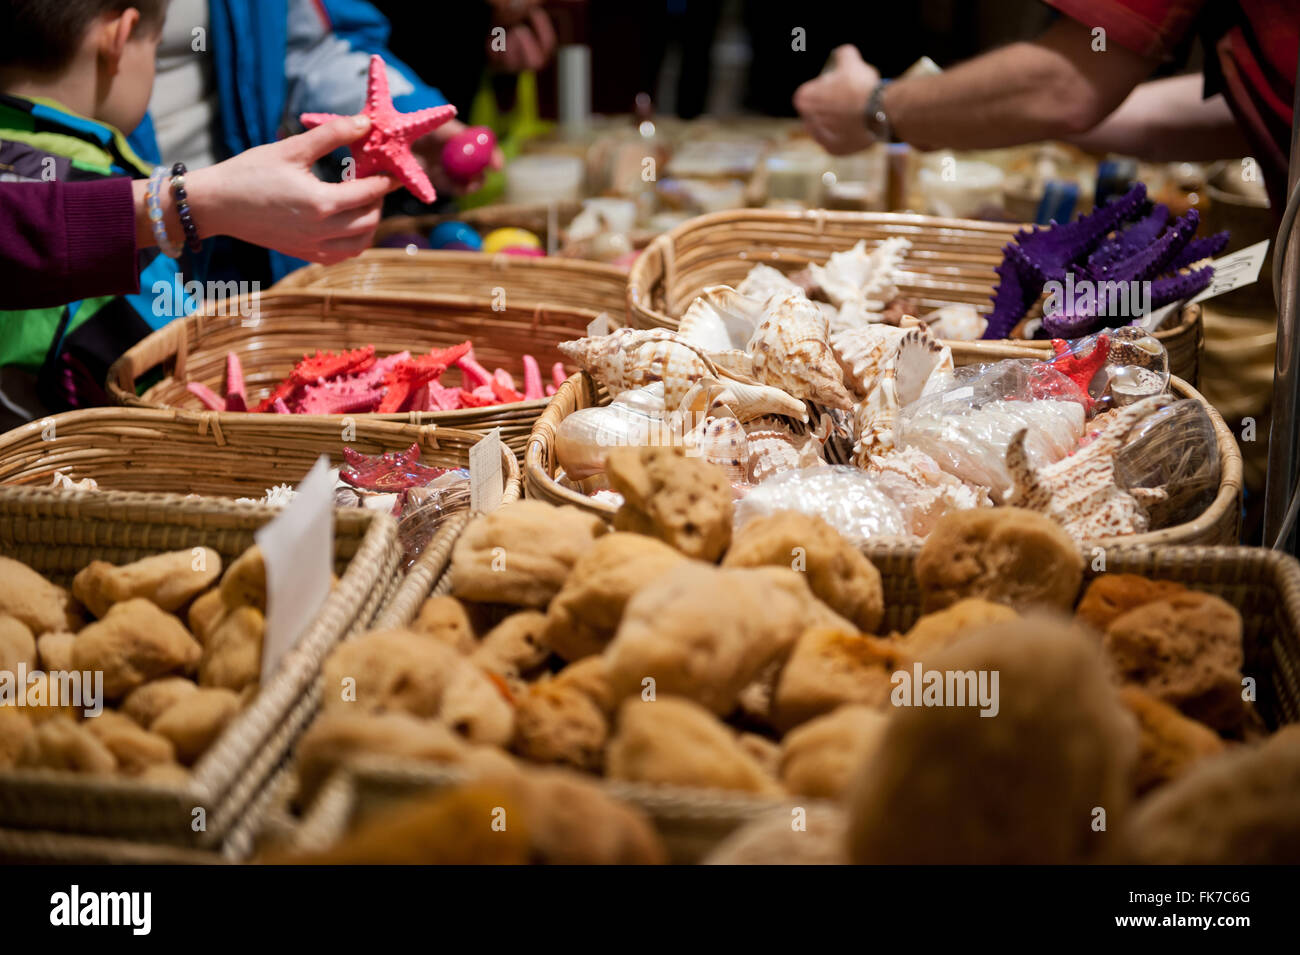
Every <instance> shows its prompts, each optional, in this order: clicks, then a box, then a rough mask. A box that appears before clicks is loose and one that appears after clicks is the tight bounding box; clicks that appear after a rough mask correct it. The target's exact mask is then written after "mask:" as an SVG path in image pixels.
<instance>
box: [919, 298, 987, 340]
mask: <svg viewBox="0 0 1300 955" xmlns="http://www.w3.org/2000/svg"><path fill="white" fill-rule="evenodd" d="M925 323H926V325H928V326H929V327H930V331H932V332H934V334H935V335H936V336H937V337H939V338H943V339H947V340H948V341H951V342H973V341H975V340H976V339H978V338H979V337H980V336H981V335H983V334H984V329H985V328H986V327H988V323H989V322H988V319H987V318H985V317H984V316H983V315H981V314H980V313H979V312H978V311H976V309H975V306H974V305H966V304H957V305H945V306H944V307H943V308H937V309H935V310H934V311H933V312H931V313H930V314H929V315H927V316H925Z"/></svg>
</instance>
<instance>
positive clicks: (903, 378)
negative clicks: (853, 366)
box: [853, 325, 954, 467]
mask: <svg viewBox="0 0 1300 955" xmlns="http://www.w3.org/2000/svg"><path fill="white" fill-rule="evenodd" d="M901 331H902V334H901V335H900V336H899V338H898V343H897V346H896V347H895V349H894V354H893V355H892V357H890V358H889V360H888V361H887V362H886V364H885V367H884V369H883V370H882V371H881V373H880V374H879V375H878V376H877V378H876V381H875V383H874V384H873V385H872V387H871V389H870V391H869V392H868V393H867V397H866V398H864V399H863V400H862V401H860V402H859V403H858V405H857V406H856V408H855V409H854V426H855V429H856V431H857V435H858V442H857V444H856V445H854V448H853V452H854V462H855V463H856V464H857V465H858V466H859V467H866V466H867V465H868V464H869V463H870V461H871V459H872V457H873V456H874V455H878V454H881V453H882V452H884V451H888V450H890V449H891V448H893V447H894V439H895V431H896V429H897V427H898V412H899V410H900V409H901V408H905V407H907V406H908V405H910V404H911V403H912V402H914V401H916V400H917V399H918V398H920V397H922V395H924V394H927V393H930V394H933V393H935V392H937V391H942V390H943V389H944V388H945V387H946V386H947V384H948V382H949V381H950V380H951V378H952V374H953V370H954V368H953V357H952V350H951V349H950V348H948V346H946V345H944V344H943V343H942V342H940V341H939V340H938V339H937V338H935V337H934V336H933V335H932V334H931V333H930V331H929V329H927V328H926V327H925V326H923V325H918V326H915V327H913V328H908V329H906V330H901Z"/></svg>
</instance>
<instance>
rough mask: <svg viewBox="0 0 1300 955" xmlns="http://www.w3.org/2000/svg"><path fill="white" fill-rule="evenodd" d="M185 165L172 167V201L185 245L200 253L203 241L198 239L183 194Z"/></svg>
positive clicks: (180, 164)
mask: <svg viewBox="0 0 1300 955" xmlns="http://www.w3.org/2000/svg"><path fill="white" fill-rule="evenodd" d="M185 172H186V169H185V163H183V162H178V163H177V164H176V165H174V166H172V201H173V202H175V203H176V214H177V215H178V216H180V219H181V228H182V229H183V230H185V244H186V245H187V246H189V250H190V251H191V252H201V251H202V250H203V241H202V240H201V239H200V238H199V227H198V226H196V225H195V224H194V214H193V212H191V211H190V198H189V195H188V194H187V193H186V192H185Z"/></svg>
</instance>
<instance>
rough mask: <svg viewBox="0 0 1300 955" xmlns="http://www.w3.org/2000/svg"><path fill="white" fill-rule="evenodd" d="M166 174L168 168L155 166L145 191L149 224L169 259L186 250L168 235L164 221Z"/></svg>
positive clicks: (159, 245) (176, 257) (179, 255)
mask: <svg viewBox="0 0 1300 955" xmlns="http://www.w3.org/2000/svg"><path fill="white" fill-rule="evenodd" d="M165 175H167V170H166V168H164V167H163V166H155V167H154V170H153V175H152V176H150V177H149V189H148V191H147V192H146V193H145V207H146V208H147V209H148V210H149V224H150V225H151V226H152V227H153V237H154V241H155V242H157V243H158V250H159V251H160V252H162V254H163V255H165V256H167V257H168V258H169V259H179V258H180V257H181V252H182V251H184V250H183V249H181V247H180V246H178V245H176V243H174V242H172V240H171V239H170V238H169V237H168V235H167V225H166V223H164V222H163V210H162V199H161V193H162V183H163V177H164V176H165Z"/></svg>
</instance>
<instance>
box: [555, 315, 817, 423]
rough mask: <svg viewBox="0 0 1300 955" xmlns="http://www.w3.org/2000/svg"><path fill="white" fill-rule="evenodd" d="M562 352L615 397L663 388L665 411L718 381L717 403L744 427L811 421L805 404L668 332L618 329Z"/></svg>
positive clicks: (568, 346)
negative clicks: (782, 419) (780, 418)
mask: <svg viewBox="0 0 1300 955" xmlns="http://www.w3.org/2000/svg"><path fill="white" fill-rule="evenodd" d="M559 349H560V352H561V353H562V354H564V355H565V356H567V357H568V358H570V359H572V360H573V361H574V362H576V363H577V364H579V365H581V366H582V367H583V369H584V370H586V371H587V372H588V374H590V375H592V376H593V377H594V378H595V379H596V380H597V381H599V382H600V383H601V384H602V385H604V386H605V390H606V391H608V392H609V393H610V394H611V395H614V396H617V395H618V394H621V393H622V392H623V391H626V390H629V389H633V388H642V387H645V386H647V385H651V384H654V383H661V384H662V387H663V389H664V392H663V395H664V406H665V407H666V408H667V409H668V410H669V411H674V410H676V409H678V408H680V407H681V406H682V402H683V401H684V400H685V398H686V396H687V395H688V394H690V393H691V391H692V389H693V388H694V387H695V385H697V384H699V383H700V382H701V381H705V380H716V384H717V387H718V391H719V398H718V400H720V401H721V402H722V403H724V404H727V405H730V407H731V409H732V411H733V413H734V414H735V416H736V417H737V418H739V419H740V420H741V421H747V420H749V419H750V418H756V417H758V416H759V415H763V414H782V415H790V416H792V417H795V418H799V419H800V420H804V421H806V420H807V417H808V413H807V411H806V409H805V408H804V406H803V402H802V401H800V400H799V399H798V398H796V397H794V396H792V395H790V394H787V393H786V392H784V391H782V390H780V389H779V388H773V387H771V386H769V385H763V384H760V383H759V382H758V381H756V380H755V379H753V378H750V377H748V376H745V375H741V374H739V373H736V372H732V371H725V370H723V369H721V368H719V367H718V366H717V365H715V364H714V363H713V361H712V359H710V358H709V357H708V355H707V353H705V352H704V351H702V350H701V349H699V348H697V347H696V346H694V345H690V344H688V343H686V342H683V341H681V340H680V339H679V338H678V337H677V336H676V335H675V334H674V333H672V332H670V331H666V330H664V329H650V330H641V329H631V328H620V329H618V330H617V331H615V332H613V333H611V334H609V335H604V336H601V337H600V338H581V339H577V340H576V341H569V342H561V343H560V345H559Z"/></svg>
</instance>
